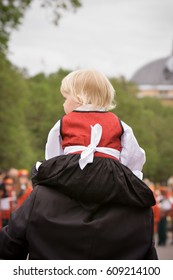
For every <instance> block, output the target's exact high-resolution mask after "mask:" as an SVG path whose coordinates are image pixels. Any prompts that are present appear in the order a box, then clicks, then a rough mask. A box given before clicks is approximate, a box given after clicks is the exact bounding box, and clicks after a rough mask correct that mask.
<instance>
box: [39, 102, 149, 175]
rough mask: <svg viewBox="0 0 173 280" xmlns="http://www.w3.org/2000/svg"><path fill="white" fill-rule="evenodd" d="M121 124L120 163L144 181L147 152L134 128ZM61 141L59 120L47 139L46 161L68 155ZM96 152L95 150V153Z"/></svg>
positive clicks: (83, 107) (87, 108)
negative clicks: (143, 171)
mask: <svg viewBox="0 0 173 280" xmlns="http://www.w3.org/2000/svg"><path fill="white" fill-rule="evenodd" d="M77 110H82V111H84V110H85V111H89V110H91V107H88V106H81V107H79V108H78V109H77ZM93 110H94V108H93ZM101 110H102V111H103V110H104V109H101ZM101 110H100V111H101ZM94 111H95V110H94ZM121 124H122V127H123V129H124V133H123V135H122V136H121V146H122V150H121V152H120V155H119V161H120V162H121V163H122V164H123V165H125V166H127V167H128V168H129V169H130V170H131V171H132V172H133V173H134V174H135V175H136V176H137V177H138V178H140V179H141V180H142V178H143V173H142V168H143V165H144V163H145V161H146V157H145V151H144V150H143V149H142V148H141V147H140V146H139V144H138V142H137V140H136V138H135V136H134V134H133V131H132V128H131V127H130V126H128V125H127V124H126V123H124V122H123V121H121ZM61 141H62V139H61V134H60V120H59V121H58V122H57V123H56V124H55V125H54V126H53V128H52V129H51V130H50V132H49V134H48V139H47V143H46V148H45V158H46V160H48V159H50V158H53V157H55V156H59V155H64V154H67V153H64V150H63V149H62V145H61ZM90 146H91V145H90ZM85 148H86V149H87V150H88V148H87V147H85ZM95 148H97V147H95ZM98 148H99V147H98ZM95 150H96V149H95ZM95 150H93V153H94V151H95ZM115 151H116V150H115ZM88 162H91V161H88ZM39 165H40V164H39V163H37V166H36V167H37V169H38V168H39ZM85 165H86V164H85ZM85 165H84V166H85ZM81 169H83V168H81Z"/></svg>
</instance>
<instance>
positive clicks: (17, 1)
mask: <svg viewBox="0 0 173 280" xmlns="http://www.w3.org/2000/svg"><path fill="white" fill-rule="evenodd" d="M34 1H38V0H0V50H1V51H5V50H6V49H7V45H8V40H9V37H10V34H11V31H12V30H13V29H15V28H17V27H18V25H19V24H20V23H21V19H22V18H23V16H24V14H25V11H26V9H27V8H28V7H29V6H30V5H31V3H32V2H34ZM39 1H40V6H41V7H43V8H46V9H47V8H50V9H51V10H52V13H53V16H52V20H53V22H54V24H58V22H59V20H60V18H61V15H62V10H75V9H77V8H79V7H80V6H81V1H80V0H39Z"/></svg>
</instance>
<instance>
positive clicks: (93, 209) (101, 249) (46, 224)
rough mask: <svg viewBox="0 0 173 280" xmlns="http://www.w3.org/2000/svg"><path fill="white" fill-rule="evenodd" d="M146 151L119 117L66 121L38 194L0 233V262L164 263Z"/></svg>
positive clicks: (55, 137) (85, 111)
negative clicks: (155, 234) (146, 180)
mask: <svg viewBox="0 0 173 280" xmlns="http://www.w3.org/2000/svg"><path fill="white" fill-rule="evenodd" d="M144 162H145V153H144V151H143V150H142V149H141V148H140V147H139V145H138V143H137V141H136V139H135V137H134V135H133V132H132V129H131V128H130V127H129V126H127V125H126V124H125V123H124V122H122V121H120V120H119V119H118V117H117V116H116V115H114V114H113V113H110V112H106V111H105V110H101V111H98V110H96V111H93V110H91V107H90V106H85V107H82V108H78V110H75V111H73V112H71V113H69V114H67V115H65V116H64V117H63V118H62V119H61V120H60V121H58V122H57V123H56V124H55V126H54V127H53V128H52V130H51V131H50V133H49V136H48V141H47V144H46V160H45V161H43V162H42V163H41V162H37V164H36V167H35V166H34V167H33V170H32V182H33V185H34V189H33V192H32V193H31V195H30V197H29V198H28V199H27V200H26V201H25V202H24V203H23V204H22V206H21V207H20V208H19V209H18V210H17V211H15V212H14V213H13V214H12V218H11V220H10V223H9V226H8V227H6V228H4V229H3V230H2V231H0V258H3V259H25V258H26V257H27V254H28V253H29V259H56V260H58V259H61V260H62V259H63V260H65V259H66V260H71V259H74V260H77V259H83V260H84V259H91V260H93V259H97V260H98V259H104V260H105V259H114V260H115V259H119V260H120V259H127V260H128V259H129V260H130V259H157V253H156V250H155V247H154V243H153V212H152V209H151V206H152V205H154V204H155V199H154V196H153V193H152V191H151V190H150V189H149V188H148V187H147V185H145V184H144V182H143V181H142V180H141V179H142V172H141V170H142V166H143V164H144Z"/></svg>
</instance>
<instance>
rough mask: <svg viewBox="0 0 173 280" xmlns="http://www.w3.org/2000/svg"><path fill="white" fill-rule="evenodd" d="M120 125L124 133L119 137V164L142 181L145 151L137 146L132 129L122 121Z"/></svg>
mask: <svg viewBox="0 0 173 280" xmlns="http://www.w3.org/2000/svg"><path fill="white" fill-rule="evenodd" d="M121 124H122V126H123V129H124V133H123V135H122V136H121V145H122V151H121V154H120V162H121V163H122V164H124V165H125V166H127V167H128V168H129V169H130V170H131V171H132V172H133V173H134V174H135V175H136V176H137V177H138V178H139V179H141V180H142V178H143V173H142V168H143V165H144V163H145V161H146V157H145V151H144V150H143V149H142V148H141V147H140V146H139V144H138V142H137V140H136V138H135V136H134V134H133V130H132V128H131V127H130V126H128V125H127V124H126V123H124V122H123V121H121Z"/></svg>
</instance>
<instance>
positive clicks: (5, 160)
mask: <svg viewBox="0 0 173 280" xmlns="http://www.w3.org/2000/svg"><path fill="white" fill-rule="evenodd" d="M0 69H1V71H0V99H1V102H0V124H1V127H0V128H1V133H0V143H1V145H0V163H1V166H3V168H9V167H11V166H14V167H17V168H22V167H23V168H24V167H29V166H30V165H31V164H32V163H33V159H34V157H33V156H34V153H33V150H32V148H31V143H30V133H29V131H28V130H27V129H26V123H25V111H26V108H27V107H28V103H27V95H28V87H27V84H26V82H25V80H24V79H23V77H22V76H21V74H20V73H18V71H17V70H16V69H15V68H14V67H13V65H12V64H11V63H10V62H9V61H8V60H7V59H6V58H5V56H4V55H3V54H1V53H0Z"/></svg>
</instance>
